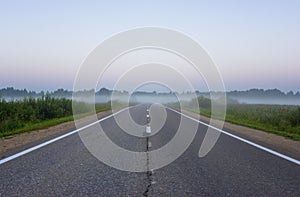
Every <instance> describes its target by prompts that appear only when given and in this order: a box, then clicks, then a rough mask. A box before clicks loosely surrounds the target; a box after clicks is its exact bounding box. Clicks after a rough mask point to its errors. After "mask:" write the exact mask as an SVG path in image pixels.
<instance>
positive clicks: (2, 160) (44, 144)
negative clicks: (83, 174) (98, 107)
mask: <svg viewBox="0 0 300 197" xmlns="http://www.w3.org/2000/svg"><path fill="white" fill-rule="evenodd" d="M129 108H130V107H127V108H124V109H122V110H120V111H118V112H116V113H114V114H110V115H108V116H106V117H104V118H102V119H100V120H97V121H96V122H93V123H90V124H88V125H85V126H83V127H81V128H79V129H76V130H74V131H71V132H69V133H66V134H64V135H61V136H58V137H56V138H53V139H51V140H49V141H46V142H44V143H41V144H39V145H36V146H33V147H31V148H29V149H26V150H23V151H21V152H19V153H16V154H14V155H12V156H9V157H7V158H4V159H1V160H0V165H1V164H3V163H6V162H8V161H11V160H13V159H16V158H18V157H21V156H23V155H25V154H27V153H30V152H32V151H35V150H37V149H39V148H42V147H44V146H47V145H48V144H51V143H53V142H56V141H58V140H61V139H63V138H65V137H68V136H70V135H73V134H74V133H77V132H79V131H81V130H84V129H86V128H88V127H91V126H93V125H95V124H97V123H100V122H102V121H104V120H106V119H108V118H111V117H112V116H114V115H117V114H119V113H121V112H123V111H125V110H127V109H129Z"/></svg>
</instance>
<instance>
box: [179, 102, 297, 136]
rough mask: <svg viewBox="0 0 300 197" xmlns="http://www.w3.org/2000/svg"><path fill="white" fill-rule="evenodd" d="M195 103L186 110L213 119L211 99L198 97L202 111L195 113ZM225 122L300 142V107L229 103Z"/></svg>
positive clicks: (188, 104)
mask: <svg viewBox="0 0 300 197" xmlns="http://www.w3.org/2000/svg"><path fill="white" fill-rule="evenodd" d="M193 103H195V102H186V103H185V104H184V108H185V109H187V110H189V111H193V112H196V113H200V114H201V115H204V116H207V117H211V110H210V108H211V101H210V99H207V98H205V97H202V96H200V97H198V103H199V109H200V111H195V107H194V106H193ZM174 106H175V105H174ZM175 107H176V106H175ZM225 121H226V122H230V123H234V124H237V125H242V126H246V127H250V128H254V129H259V130H262V131H266V132H270V133H275V134H278V135H281V136H285V137H289V138H291V139H294V140H298V141H300V107H299V106H292V105H265V104H239V103H237V102H229V103H228V105H227V112H226V118H225Z"/></svg>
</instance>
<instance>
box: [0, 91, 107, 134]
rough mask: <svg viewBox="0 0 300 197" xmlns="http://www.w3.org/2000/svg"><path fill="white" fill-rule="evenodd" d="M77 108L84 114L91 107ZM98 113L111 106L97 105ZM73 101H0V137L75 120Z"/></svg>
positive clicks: (49, 98)
mask: <svg viewBox="0 0 300 197" xmlns="http://www.w3.org/2000/svg"><path fill="white" fill-rule="evenodd" d="M76 106H80V107H79V109H80V110H82V112H87V111H88V109H89V107H90V106H88V105H86V104H85V103H83V102H77V103H76ZM95 108H96V112H100V111H107V110H110V104H109V103H105V104H96V106H95ZM72 114H73V111H72V100H69V99H65V98H53V97H50V96H49V95H46V96H44V97H42V98H37V99H35V98H24V99H23V100H15V101H5V100H1V101H0V137H4V136H9V135H13V134H17V133H22V132H26V131H31V130H34V129H42V128H47V127H49V126H53V125H56V124H59V123H62V122H66V121H72V120H73V115H72Z"/></svg>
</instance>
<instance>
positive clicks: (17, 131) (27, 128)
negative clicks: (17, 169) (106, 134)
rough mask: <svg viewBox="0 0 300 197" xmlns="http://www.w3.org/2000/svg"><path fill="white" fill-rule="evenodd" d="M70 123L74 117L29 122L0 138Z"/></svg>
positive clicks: (103, 107)
mask: <svg viewBox="0 0 300 197" xmlns="http://www.w3.org/2000/svg"><path fill="white" fill-rule="evenodd" d="M109 110H111V108H110V106H109V105H103V106H102V107H101V108H98V109H96V113H100V112H103V111H109ZM91 114H93V113H91V112H90V113H83V114H79V115H77V118H83V117H85V116H88V115H91ZM69 121H74V117H73V115H70V116H66V117H62V118H53V119H50V120H44V121H41V122H37V123H31V122H29V123H26V124H25V125H24V126H22V127H21V128H18V129H14V130H10V131H7V132H3V133H0V137H5V138H9V137H10V136H12V135H16V134H20V133H25V132H30V131H34V130H39V129H47V128H49V127H52V126H55V125H59V124H62V123H65V122H69Z"/></svg>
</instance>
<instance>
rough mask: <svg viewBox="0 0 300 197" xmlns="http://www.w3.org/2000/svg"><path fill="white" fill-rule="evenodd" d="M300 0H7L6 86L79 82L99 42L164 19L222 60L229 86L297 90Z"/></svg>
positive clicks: (1, 38)
mask: <svg viewBox="0 0 300 197" xmlns="http://www.w3.org/2000/svg"><path fill="white" fill-rule="evenodd" d="M116 3H117V4H118V5H119V6H115V5H116ZM299 6H300V2H299V1H285V2H280V1H272V2H269V1H267V2H260V1H251V2H234V1H227V2H222V1H216V2H190V3H189V4H186V3H184V2H173V1H166V2H158V1H157V2H155V3H153V2H151V3H150V2H143V3H141V2H139V1H133V2H132V3H131V4H129V3H126V2H114V1H112V2H105V3H102V2H92V3H89V4H88V3H85V2H73V1H72V2H69V1H66V2H52V1H51V2H50V1H49V2H47V1H43V2H35V1H26V2H18V3H16V2H13V1H6V2H3V3H2V6H1V7H0V18H1V19H0V25H1V27H2V31H1V32H0V42H1V43H2V45H1V46H0V69H1V73H0V86H1V87H7V86H12V87H15V88H23V87H25V88H27V89H30V90H35V91H41V90H43V89H47V90H55V89H58V88H61V87H63V88H64V89H73V83H74V80H75V77H76V73H77V72H78V69H79V68H80V65H81V63H82V62H83V61H84V60H85V58H86V57H87V55H88V54H89V53H90V52H91V50H92V49H94V48H95V47H96V46H97V45H98V44H99V43H101V42H102V41H103V40H105V39H106V38H109V37H110V36H111V35H115V34H116V33H119V32H122V31H125V30H128V29H132V28H137V27H145V26H157V27H166V28H169V29H173V30H177V31H179V32H182V33H184V34H186V35H189V36H190V37H191V38H192V39H194V40H195V41H197V42H198V43H199V44H200V45H201V46H202V47H203V48H204V49H205V50H206V51H207V52H208V53H209V54H210V56H211V58H212V60H213V61H214V62H215V64H216V65H217V66H218V68H219V71H220V73H221V75H222V77H223V81H224V85H225V88H226V90H227V91H232V90H246V89H251V88H253V87H254V88H259V89H273V88H277V89H280V90H281V91H284V92H288V91H290V90H292V91H294V92H297V91H300V87H299V84H300V78H299V76H298V74H299V73H300V66H299V65H300V57H299V54H298V51H300V36H299V35H300V26H299V25H297V24H298V23H299V20H298V19H299V18H300V13H299V12H298V9H297V8H299ZM109 10H114V12H110V11H109ZM187 10H188V12H187ZM113 71H115V72H117V69H115V70H113ZM112 79H113V76H112V75H108V76H107V77H106V78H105V81H104V82H103V84H101V85H102V86H107V87H113V81H112ZM190 79H191V81H192V83H194V84H193V85H194V86H195V88H196V89H199V90H201V91H202V90H205V89H206V86H205V84H204V83H199V82H198V81H199V80H201V79H198V78H193V77H191V78H190Z"/></svg>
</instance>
